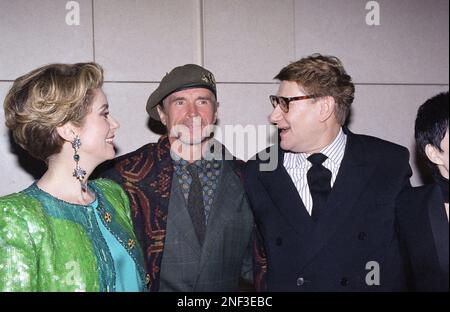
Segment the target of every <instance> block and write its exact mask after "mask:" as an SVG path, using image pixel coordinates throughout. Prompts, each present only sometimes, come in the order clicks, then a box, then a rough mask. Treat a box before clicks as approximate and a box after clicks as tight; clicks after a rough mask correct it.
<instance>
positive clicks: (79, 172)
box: [72, 135, 87, 192]
mask: <svg viewBox="0 0 450 312" xmlns="http://www.w3.org/2000/svg"><path fill="white" fill-rule="evenodd" d="M80 146H81V140H80V137H79V136H78V135H77V136H76V137H75V139H73V141H72V148H73V150H74V154H73V160H75V163H76V166H75V169H74V170H73V176H74V177H75V178H76V179H77V180H78V181H80V183H81V190H82V191H83V192H86V191H87V183H86V182H85V181H84V177H85V176H86V170H84V169H83V168H81V167H80V166H79V164H78V162H79V161H80V155H79V154H78V150H79V149H80Z"/></svg>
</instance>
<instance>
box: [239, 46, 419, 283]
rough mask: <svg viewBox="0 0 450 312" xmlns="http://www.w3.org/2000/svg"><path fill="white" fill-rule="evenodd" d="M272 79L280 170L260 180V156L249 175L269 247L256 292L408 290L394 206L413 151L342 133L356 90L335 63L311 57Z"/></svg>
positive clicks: (261, 254)
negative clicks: (276, 81)
mask: <svg viewBox="0 0 450 312" xmlns="http://www.w3.org/2000/svg"><path fill="white" fill-rule="evenodd" d="M275 79H277V80H279V81H280V85H279V88H278V92H277V95H272V96H270V101H271V103H272V106H273V112H272V114H271V115H270V121H271V122H272V123H273V124H275V125H276V126H277V127H278V129H279V133H280V139H281V141H280V144H279V146H274V147H273V148H275V149H279V150H278V159H279V161H278V167H277V168H276V169H275V170H274V171H263V170H262V169H261V168H262V166H261V165H262V164H263V163H264V162H265V160H263V157H260V158H257V159H256V160H252V161H249V162H248V165H247V170H246V175H245V187H246V190H247V194H248V197H249V200H250V203H251V206H252V208H253V211H254V217H255V221H256V224H257V227H258V229H259V234H260V240H261V241H262V242H263V245H264V247H265V248H260V249H256V250H257V251H258V252H257V253H256V256H255V259H256V263H257V265H256V266H255V268H256V269H257V273H259V274H258V275H257V276H256V281H257V285H260V287H259V289H260V290H264V289H266V290H269V291H399V290H404V289H405V276H404V270H403V268H404V265H403V259H402V258H401V253H400V247H399V241H398V237H397V233H396V230H395V201H396V199H397V197H398V195H399V194H400V193H401V191H402V190H403V189H404V188H406V187H409V186H410V183H409V177H410V176H411V169H410V166H409V162H408V160H409V153H408V150H407V149H406V148H404V147H401V146H398V145H396V144H393V143H390V142H386V141H383V140H381V139H379V138H375V137H369V136H365V135H359V134H354V133H352V132H351V131H350V130H349V129H348V128H347V127H346V126H345V123H346V119H347V117H348V115H349V112H350V107H351V104H352V102H353V98H354V92H355V87H354V85H353V82H352V80H351V77H350V75H348V74H347V72H346V71H345V70H344V67H343V65H342V63H341V61H340V60H339V59H338V58H336V57H333V56H324V55H320V54H316V55H312V56H309V57H305V58H303V59H301V60H299V61H297V62H294V63H292V64H289V65H288V66H286V67H285V68H283V69H282V70H281V71H280V73H279V74H278V75H277V76H276V77H275ZM265 154H266V155H267V152H265ZM269 154H270V155H272V154H276V153H269ZM259 268H262V269H259ZM264 269H266V270H264Z"/></svg>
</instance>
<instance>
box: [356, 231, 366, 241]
mask: <svg viewBox="0 0 450 312" xmlns="http://www.w3.org/2000/svg"><path fill="white" fill-rule="evenodd" d="M366 238H367V234H366V232H360V233H359V234H358V239H359V240H362V241H363V240H366Z"/></svg>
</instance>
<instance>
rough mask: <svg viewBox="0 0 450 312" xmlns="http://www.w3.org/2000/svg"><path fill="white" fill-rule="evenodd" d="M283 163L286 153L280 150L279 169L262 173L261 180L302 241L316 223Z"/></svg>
mask: <svg viewBox="0 0 450 312" xmlns="http://www.w3.org/2000/svg"><path fill="white" fill-rule="evenodd" d="M283 161H284V152H283V151H282V150H281V149H279V151H278V166H277V168H276V169H275V170H274V171H260V172H259V180H260V181H261V183H262V184H263V186H264V187H265V189H266V190H267V194H268V195H269V196H270V198H271V199H272V202H273V203H274V204H275V206H276V207H277V208H278V210H279V211H280V213H281V215H282V216H283V217H284V218H285V220H286V222H287V223H288V224H289V225H290V226H291V227H292V229H293V230H294V231H295V232H296V233H297V234H298V235H299V237H300V238H301V239H302V238H306V237H307V236H309V233H310V231H311V230H312V229H313V226H314V222H313V221H312V219H311V216H310V215H309V214H308V211H306V207H305V205H304V204H303V202H302V199H301V198H300V195H299V193H298V191H297V188H296V187H295V185H294V182H293V181H292V179H291V177H290V176H289V173H288V172H287V171H286V168H285V167H284V165H283Z"/></svg>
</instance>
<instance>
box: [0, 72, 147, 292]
mask: <svg viewBox="0 0 450 312" xmlns="http://www.w3.org/2000/svg"><path fill="white" fill-rule="evenodd" d="M102 84H103V70H102V68H101V67H100V66H99V65H97V64H95V63H79V64H73V65H68V64H51V65H47V66H44V67H41V68H38V69H36V70H33V71H31V72H30V73H28V74H26V75H24V76H22V77H19V78H18V79H17V80H16V81H15V82H14V84H13V86H12V88H11V90H10V91H9V93H8V94H7V96H6V99H5V101H4V110H5V117H6V126H7V127H8V128H9V129H10V130H11V131H12V134H13V137H14V140H15V141H16V143H17V144H19V145H20V146H21V147H22V148H24V149H25V150H26V151H27V152H28V153H29V154H30V155H32V156H33V157H35V158H38V159H41V160H43V161H44V162H45V163H46V165H47V167H48V168H47V171H46V172H45V173H44V175H43V176H42V177H41V178H40V179H39V180H38V181H36V182H35V183H33V184H32V185H31V186H29V187H28V188H26V189H25V190H22V191H20V192H18V193H15V194H11V195H8V196H5V197H2V198H0V291H142V290H144V289H145V279H146V278H145V273H144V269H143V255H142V251H141V249H140V247H139V246H138V244H137V241H136V237H135V234H134V233H133V227H132V223H131V219H130V210H129V202H128V198H127V196H126V195H125V193H124V192H123V191H122V189H121V188H120V187H119V186H118V185H117V184H115V183H114V182H112V181H109V180H105V179H99V180H95V181H88V178H89V175H90V174H91V173H92V171H93V170H94V169H95V167H96V166H98V165H99V164H100V163H102V162H104V161H105V160H108V159H112V158H113V157H114V156H115V150H114V143H113V142H114V137H115V133H116V130H117V129H118V128H119V123H118V122H117V121H116V120H115V119H114V118H113V117H112V116H111V115H110V114H109V107H108V101H107V99H106V96H105V94H104V93H103V91H102V89H101V87H102Z"/></svg>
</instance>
